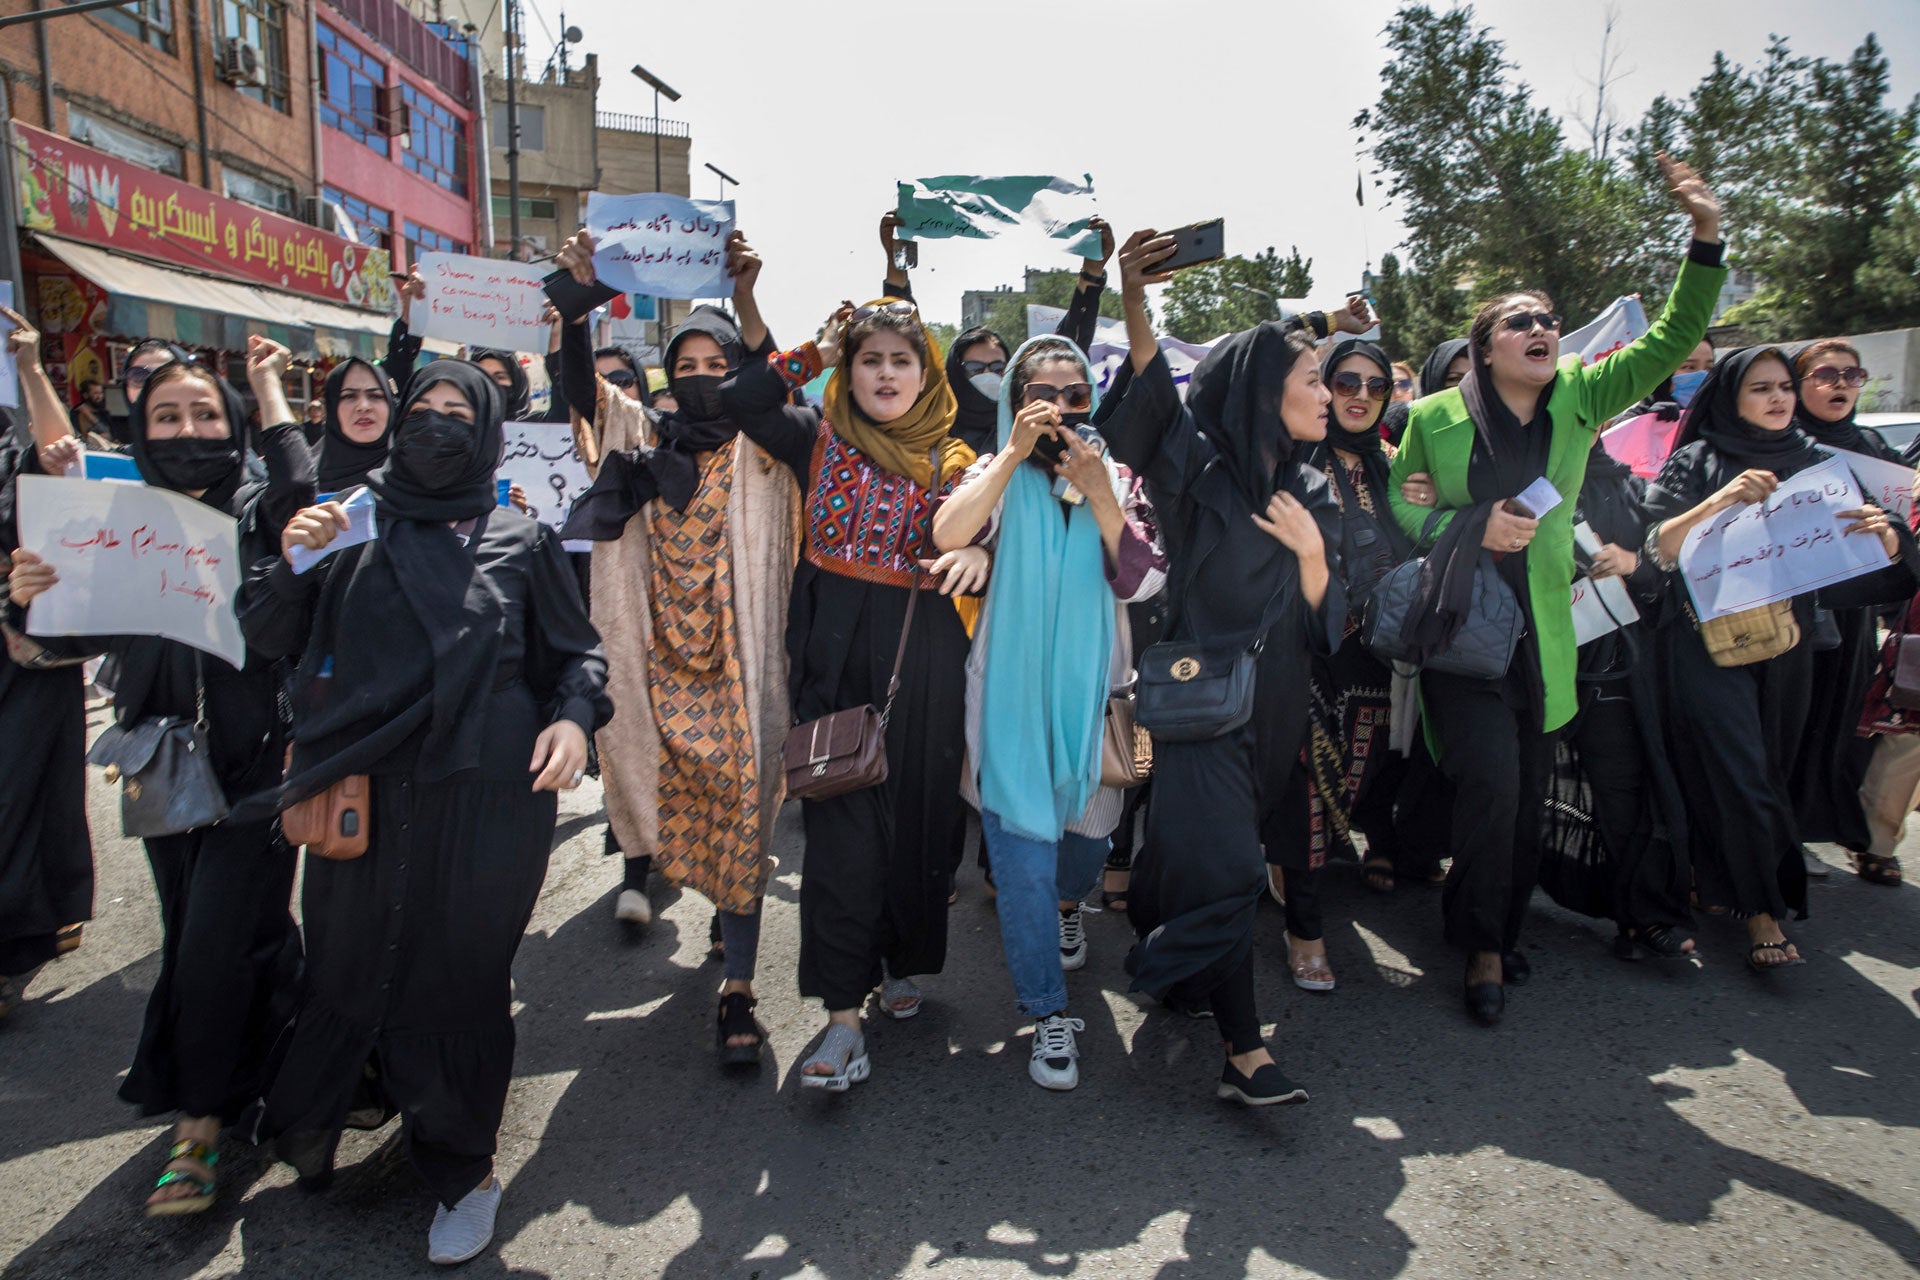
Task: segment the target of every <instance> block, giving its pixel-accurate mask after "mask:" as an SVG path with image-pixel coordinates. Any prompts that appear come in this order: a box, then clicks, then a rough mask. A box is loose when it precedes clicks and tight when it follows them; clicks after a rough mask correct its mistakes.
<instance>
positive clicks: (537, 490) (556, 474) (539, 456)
mask: <svg viewBox="0 0 1920 1280" xmlns="http://www.w3.org/2000/svg"><path fill="white" fill-rule="evenodd" d="M498 474H499V476H500V478H501V479H502V480H510V481H512V482H513V483H514V484H517V485H519V486H520V488H521V491H522V492H524V493H525V494H526V495H527V514H528V515H530V516H532V517H533V518H534V519H536V520H538V521H540V522H541V523H542V524H547V525H552V526H553V527H554V528H555V529H558V528H560V527H561V526H562V525H564V524H566V522H567V513H568V512H570V511H572V510H573V504H574V503H575V502H576V501H577V500H578V499H579V497H580V495H581V494H583V493H585V492H586V491H587V490H588V489H589V488H591V487H592V486H593V480H592V478H591V477H589V476H588V475H587V462H586V459H584V458H582V457H581V456H580V451H579V450H578V449H577V448H576V447H575V446H574V442H573V427H572V426H571V425H570V424H569V423H565V422H509V423H508V424H507V452H506V455H505V456H504V457H503V458H502V459H501V461H500V470H499V473H498ZM591 546H592V544H591V543H588V544H586V545H585V546H576V545H574V544H571V543H570V544H568V546H567V550H569V551H574V550H587V549H589V548H590V547H591Z"/></svg>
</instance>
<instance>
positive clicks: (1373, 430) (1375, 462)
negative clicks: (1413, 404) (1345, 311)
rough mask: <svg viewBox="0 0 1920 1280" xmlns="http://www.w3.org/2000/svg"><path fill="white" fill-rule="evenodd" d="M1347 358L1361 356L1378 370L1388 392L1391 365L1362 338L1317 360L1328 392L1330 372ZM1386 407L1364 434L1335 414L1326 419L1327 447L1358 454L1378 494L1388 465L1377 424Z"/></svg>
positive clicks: (1335, 346)
mask: <svg viewBox="0 0 1920 1280" xmlns="http://www.w3.org/2000/svg"><path fill="white" fill-rule="evenodd" d="M1348 356H1365V357H1366V358H1367V359H1369V360H1371V361H1373V363H1374V364H1376V365H1378V366H1380V372H1381V374H1382V375H1384V376H1385V377H1386V379H1387V387H1388V389H1389V391H1391V389H1392V387H1393V363H1392V362H1391V361H1390V360H1388V359H1387V353H1386V352H1384V351H1382V350H1381V349H1380V348H1379V347H1376V346H1375V345H1373V343H1371V342H1368V341H1367V340H1366V339H1365V338H1342V339H1340V340H1339V341H1338V342H1335V343H1333V344H1332V345H1330V346H1329V347H1328V348H1327V354H1326V355H1325V356H1323V357H1321V360H1320V379H1321V381H1323V382H1325V383H1326V384H1327V387H1328V390H1332V387H1333V371H1334V370H1335V369H1337V368H1339V367H1340V362H1341V361H1342V360H1345V359H1346V358H1347V357H1348ZM1390 404H1392V401H1391V400H1389V401H1386V402H1385V403H1383V404H1381V406H1380V412H1379V413H1377V414H1375V415H1374V417H1373V421H1372V422H1369V423H1368V424H1367V429H1366V430H1365V431H1348V430H1347V429H1346V427H1345V425H1344V424H1342V422H1341V421H1340V416H1339V415H1338V414H1334V413H1330V414H1328V416H1327V447H1328V448H1330V449H1344V450H1345V451H1346V452H1348V453H1357V454H1359V455H1360V461H1361V462H1362V463H1363V464H1364V465H1365V466H1366V468H1367V477H1368V478H1369V479H1370V480H1372V481H1373V483H1374V486H1375V487H1376V488H1377V489H1378V490H1379V491H1380V492H1381V493H1385V492H1386V491H1387V468H1388V467H1389V466H1390V465H1391V464H1390V463H1389V462H1388V460H1387V451H1386V448H1385V445H1386V440H1385V438H1384V437H1382V436H1381V434H1380V422H1381V419H1383V418H1384V417H1385V416H1386V410H1387V407H1388V405H1390Z"/></svg>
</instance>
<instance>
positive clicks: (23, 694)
mask: <svg viewBox="0 0 1920 1280" xmlns="http://www.w3.org/2000/svg"><path fill="white" fill-rule="evenodd" d="M38 474H40V463H39V458H38V455H37V453H36V451H35V450H34V448H33V447H32V446H31V445H28V444H22V443H20V442H18V441H16V440H13V439H8V440H6V441H5V442H3V443H0V556H11V555H12V553H13V550H14V548H16V547H17V546H19V545H20V542H19V538H18V535H17V531H16V526H15V523H14V479H15V477H17V476H20V475H38ZM4 581H5V578H4V577H0V582H4ZM84 683H85V677H84V676H82V674H81V671H80V668H79V667H77V666H70V667H57V668H53V669H51V670H46V671H30V670H28V669H27V668H25V667H21V666H16V665H15V664H14V663H13V661H12V660H11V659H9V658H8V657H7V655H6V651H5V650H4V649H0V977H6V976H16V975H19V974H25V973H30V972H32V971H33V970H34V969H35V968H37V967H38V966H40V965H42V964H44V963H46V962H47V961H48V960H51V959H52V958H53V956H54V951H55V943H54V935H55V934H56V933H57V932H58V931H59V930H60V929H62V928H65V927H66V926H67V925H70V924H78V923H80V922H82V921H85V920H90V919H92V918H93V844H92V840H91V838H90V837H89V835H88V833H87V778H86V768H85V764H84V759H85V756H86V753H87V715H86V702H85V695H84V693H83V688H82V687H83V685H84Z"/></svg>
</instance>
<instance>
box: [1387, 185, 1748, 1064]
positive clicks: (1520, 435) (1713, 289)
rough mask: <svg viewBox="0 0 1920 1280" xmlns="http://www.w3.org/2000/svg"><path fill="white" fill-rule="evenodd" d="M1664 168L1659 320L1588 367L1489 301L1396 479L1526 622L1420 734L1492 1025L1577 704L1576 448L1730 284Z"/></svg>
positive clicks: (1555, 328) (1418, 520)
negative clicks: (1445, 794)
mask: <svg viewBox="0 0 1920 1280" xmlns="http://www.w3.org/2000/svg"><path fill="white" fill-rule="evenodd" d="M1660 168H1661V173H1662V175H1663V176H1664V177H1665V178H1666V180H1667V183H1668V185H1669V187H1670V188H1671V190H1672V192H1673V196H1674V199H1675V200H1676V201H1678V202H1679V204H1680V206H1681V207H1682V208H1684V209H1685V210H1686V211H1687V213H1688V215H1689V216H1690V217H1691V218H1692V219H1693V243H1692V246H1691V247H1690V248H1689V249H1688V251H1687V260H1686V262H1685V263H1684V264H1682V266H1681V268H1680V276H1679V279H1678V280H1677V281H1675V283H1674V287H1673V292H1672V294H1671V295H1670V296H1669V297H1668V298H1667V305H1666V308H1665V310H1663V311H1662V312H1661V314H1660V318H1659V319H1658V320H1656V321H1655V322H1654V324H1653V327H1652V328H1651V329H1649V330H1648V331H1647V332H1646V333H1645V334H1644V335H1642V336H1641V337H1640V338H1639V339H1638V340H1637V341H1635V342H1633V343H1632V344H1631V345H1629V346H1627V347H1625V348H1623V349H1622V350H1620V351H1617V352H1615V353H1614V354H1613V355H1611V356H1608V357H1607V358H1606V359H1604V360H1601V361H1599V362H1597V363H1595V364H1593V365H1591V366H1585V367H1583V366H1582V364H1581V361H1580V357H1579V355H1578V354H1568V355H1566V356H1564V357H1563V356H1562V355H1561V353H1560V318H1559V317H1558V316H1556V315H1554V314H1553V303H1552V300H1551V299H1549V298H1548V297H1547V296H1546V295H1545V294H1543V293H1540V292H1538V291H1531V290H1529V291H1521V292H1517V293H1509V294H1504V295H1502V296H1500V297H1497V298H1495V299H1493V300H1492V301H1491V302H1489V303H1487V304H1486V306H1484V307H1482V308H1481V309H1480V312H1479V314H1478V315H1477V316H1475V318H1474V321H1473V329H1472V333H1471V335H1470V340H1469V347H1468V351H1469V354H1470V355H1471V357H1472V368H1471V370H1470V371H1469V372H1468V374H1467V377H1466V380H1465V381H1463V382H1462V383H1461V384H1460V385H1459V386H1458V387H1457V388H1452V389H1449V390H1446V391H1443V392H1441V393H1440V394H1438V395H1433V396H1428V397H1426V398H1425V399H1423V400H1419V401H1416V402H1415V403H1414V405H1413V407H1412V410H1411V413H1410V416H1409V420H1408V425H1407V433H1406V436H1405V438H1404V439H1403V440H1402V442H1401V446H1400V452H1399V454H1398V455H1396V456H1395V458H1394V461H1393V469H1392V472H1391V473H1390V474H1391V480H1392V485H1391V487H1390V489H1389V500H1390V502H1391V504H1392V506H1393V512H1394V517H1395V518H1396V519H1397V520H1398V521H1399V522H1400V527H1401V528H1402V529H1404V530H1406V532H1407V533H1408V534H1409V535H1410V536H1412V537H1414V538H1415V539H1417V540H1418V539H1423V538H1427V537H1430V536H1436V535H1438V534H1440V533H1441V532H1443V531H1444V530H1445V529H1446V528H1447V526H1448V525H1449V524H1451V522H1452V521H1453V520H1454V519H1456V518H1458V519H1466V520H1469V521H1472V522H1473V523H1472V525H1470V526H1469V527H1468V528H1467V529H1466V530H1464V531H1463V533H1462V547H1461V554H1463V555H1477V554H1480V551H1481V549H1484V551H1485V552H1486V553H1487V554H1490V555H1493V556H1494V557H1496V560H1497V562H1498V564H1499V571H1500V576H1501V577H1502V578H1503V579H1504V580H1505V581H1506V582H1507V583H1508V585H1509V586H1511V587H1512V588H1513V589H1514V593H1515V594H1516V595H1517V596H1518V597H1519V600H1520V605H1521V609H1522V612H1523V613H1524V614H1525V616H1526V622H1527V626H1526V632H1525V634H1524V635H1523V636H1522V637H1521V641H1520V644H1519V645H1518V646H1517V647H1516V649H1515V651H1514V655H1513V661H1512V663H1511V664H1510V665H1509V667H1508V669H1507V673H1506V675H1505V676H1504V677H1503V678H1501V679H1496V680H1475V679H1470V678H1466V677H1461V676H1455V675H1449V674H1443V673H1441V672H1437V671H1428V672H1424V673H1423V674H1422V675H1421V677H1420V694H1421V704H1422V709H1423V712H1424V714H1425V716H1426V721H1427V738H1428V745H1429V746H1430V747H1431V749H1432V750H1433V753H1434V756H1435V758H1436V759H1437V760H1439V761H1440V765H1441V768H1442V770H1443V771H1444V772H1445V773H1446V775H1447V776H1448V777H1449V778H1450V779H1451V780H1452V781H1453V784H1454V788H1455V801H1454V806H1453V830H1452V833H1451V841H1450V845H1451V849H1452V854H1453V868H1452V870H1451V871H1450V872H1449V873H1448V875H1447V881H1446V887H1445V889H1444V890H1443V892H1442V897H1441V909H1442V912H1443V914H1444V916H1445V918H1446V933H1447V940H1448V941H1449V942H1451V943H1452V944H1453V945H1455V946H1457V947H1459V948H1461V949H1462V950H1464V951H1466V952H1467V953H1468V960H1467V972H1466V991H1465V996H1466V1004H1467V1010H1468V1012H1469V1013H1471V1014H1472V1015H1473V1016H1474V1017H1475V1018H1476V1019H1478V1020H1479V1021H1480V1022H1482V1023H1484V1024H1486V1025H1488V1026H1491V1025H1493V1024H1494V1023H1496V1022H1498V1021H1499V1019H1500V1015H1501V1013H1502V1012H1503V1010H1504V1008H1505V1001H1506V990H1505V987H1506V984H1508V983H1511V984H1513V985H1516V986H1518V985H1519V984H1521V983H1523V982H1525V981H1526V979H1527V977H1528V975H1529V972H1530V970H1529V967H1528V964H1527V960H1526V957H1525V956H1523V955H1522V954H1521V953H1520V951H1519V940H1520V924H1521V921H1522V919H1523V918H1524V917H1525V915H1526V909H1527V900H1528V898H1529V897H1530V896H1531V895H1532V893H1533V886H1534V881H1535V878H1536V875H1537V871H1538V867H1539V853H1540V850H1539V841H1540V806H1541V804H1542V803H1543V801H1544V798H1545V791H1546V785H1547V777H1548V773H1549V769H1550V766H1551V764H1552V762H1553V734H1554V732H1555V731H1556V730H1558V729H1559V728H1560V727H1561V726H1562V725H1564V724H1566V723H1567V721H1568V720H1570V719H1572V717H1573V713H1574V707H1575V701H1574V650H1575V646H1574V642H1573V603H1572V599H1573V597H1572V587H1571V584H1572V581H1573V576H1574V565H1573V501H1574V498H1575V496H1576V495H1577V494H1578V493H1579V491H1580V481H1581V477H1582V474H1583V472H1584V469H1585V467H1586V462H1587V453H1588V451H1589V450H1590V449H1591V448H1592V445H1593V438H1594V433H1595V432H1596V431H1597V430H1598V429H1599V428H1600V426H1601V425H1603V424H1604V423H1605V422H1606V421H1607V419H1608V418H1610V417H1612V416H1613V415H1614V414H1616V413H1618V412H1620V410H1622V409H1624V408H1626V407H1627V406H1628V405H1630V404H1632V403H1634V402H1635V401H1636V400H1639V399H1640V398H1641V397H1642V396H1644V395H1646V394H1647V393H1648V392H1649V391H1651V390H1652V389H1653V388H1654V387H1655V386H1656V385H1657V384H1658V383H1659V382H1660V380H1661V379H1662V378H1665V377H1666V376H1667V375H1668V374H1670V373H1672V372H1673V371H1674V369H1675V368H1677V367H1678V366H1679V364H1680V362H1681V361H1682V360H1684V359H1685V358H1686V357H1687V354H1688V353H1689V352H1690V351H1692V350H1693V348H1694V345H1695V344H1696V343H1698V342H1699V341H1700V339H1701V337H1702V336H1704V335H1705V333H1706V329H1707V322H1708V320H1709V319H1710V318H1711V316H1712V312H1713V304H1714V300H1715V299H1716V298H1717V297H1718V296H1719V292H1720V284H1721V282H1722V281H1723V280H1724V279H1725V278H1726V270H1725V268H1724V267H1723V266H1722V265H1721V258H1722V255H1723V246H1722V245H1721V243H1720V206H1719V203H1718V201H1716V200H1715V199H1714V196H1713V193H1712V192H1711V191H1709V190H1708V189H1707V185H1706V183H1704V182H1703V181H1701V180H1700V178H1699V177H1698V176H1696V175H1695V174H1694V173H1693V171H1692V170H1691V169H1689V168H1688V167H1687V166H1686V165H1684V164H1681V163H1680V162H1678V161H1676V160H1673V159H1672V158H1671V157H1668V156H1667V155H1665V154H1664V153H1662V155H1661V158H1660ZM1543 478H1544V479H1545V480H1546V481H1547V482H1548V483H1549V484H1550V485H1551V486H1552V487H1553V490H1554V491H1555V493H1556V494H1557V495H1558V500H1557V501H1551V502H1542V503H1541V507H1542V508H1543V509H1536V510H1534V511H1532V512H1531V513H1528V512H1527V511H1525V510H1524V509H1523V508H1522V507H1521V505H1520V504H1517V503H1515V502H1514V501H1513V499H1515V498H1516V497H1517V496H1518V495H1519V494H1520V493H1521V492H1522V491H1523V490H1526V489H1527V488H1528V487H1529V486H1530V485H1533V484H1534V483H1535V482H1537V481H1539V480H1541V479H1543ZM1536 500H1538V499H1536ZM1436 508H1437V510H1438V511H1439V512H1440V513H1441V515H1440V519H1439V520H1437V521H1435V522H1434V525H1433V527H1432V528H1431V529H1429V528H1428V520H1429V517H1430V516H1432V515H1433V514H1434V509H1436Z"/></svg>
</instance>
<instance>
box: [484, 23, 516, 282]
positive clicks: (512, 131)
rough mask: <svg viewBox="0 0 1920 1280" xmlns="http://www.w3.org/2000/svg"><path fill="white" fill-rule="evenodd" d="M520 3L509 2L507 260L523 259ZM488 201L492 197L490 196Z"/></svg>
mask: <svg viewBox="0 0 1920 1280" xmlns="http://www.w3.org/2000/svg"><path fill="white" fill-rule="evenodd" d="M519 46H520V0H507V218H508V226H509V227H510V228H511V231H510V232H509V234H510V235H511V236H512V237H513V239H512V243H511V244H509V245H508V247H507V257H509V258H511V259H513V260H514V261H515V262H518V261H519V260H520V97H519V90H518V89H517V87H516V85H515V83H514V82H515V81H517V80H519V79H520V70H519V65H520V64H519V55H518V54H517V53H516V52H515V50H517V49H518V48H519ZM488 198H489V199H491V198H492V197H491V196H489V197H488Z"/></svg>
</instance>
